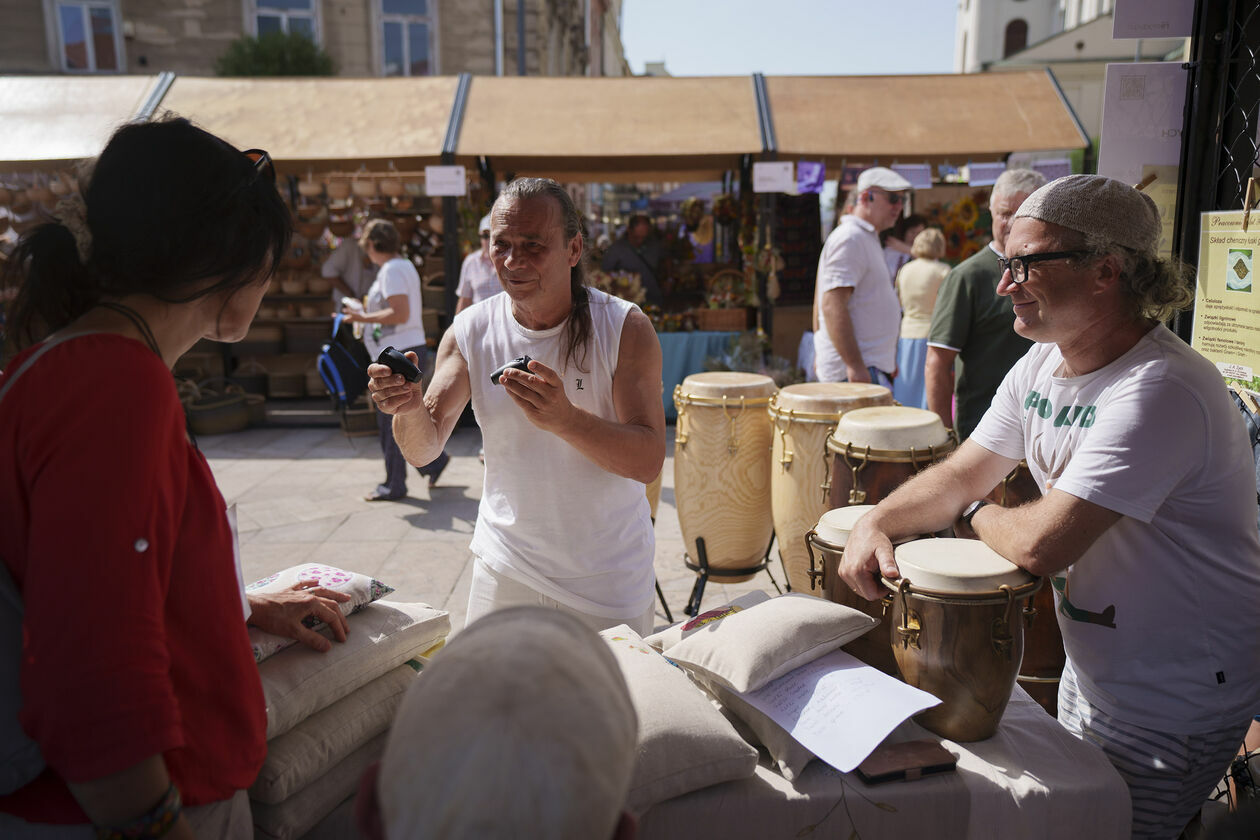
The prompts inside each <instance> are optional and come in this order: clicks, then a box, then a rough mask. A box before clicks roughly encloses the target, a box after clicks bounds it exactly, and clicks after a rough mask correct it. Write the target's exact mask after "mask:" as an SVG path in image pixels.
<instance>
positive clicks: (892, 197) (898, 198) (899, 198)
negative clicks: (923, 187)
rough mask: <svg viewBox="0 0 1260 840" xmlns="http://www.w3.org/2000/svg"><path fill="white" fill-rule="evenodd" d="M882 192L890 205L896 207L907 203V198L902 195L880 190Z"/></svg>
mask: <svg viewBox="0 0 1260 840" xmlns="http://www.w3.org/2000/svg"><path fill="white" fill-rule="evenodd" d="M880 192H881V193H883V195H884V198H885V199H887V200H888V203H889V204H891V205H893V206H894V207H896V206H898V205H900V204H904V203H905V200H906V197H905V195H904V194H902V193H899V192H889V191H888V190H880Z"/></svg>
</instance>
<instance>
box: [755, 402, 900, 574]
mask: <svg viewBox="0 0 1260 840" xmlns="http://www.w3.org/2000/svg"><path fill="white" fill-rule="evenodd" d="M892 404H893V398H892V392H891V391H889V390H888V389H887V388H885V387H883V386H882V385H872V384H870V383H864V382H805V383H802V384H799V385H788V386H787V387H785V388H782V389H781V390H780V391H779V392H778V393H777V394H775V395H774V396H773V397H772V398H771V399H770V422H771V423H772V424H773V426H774V444H773V448H772V450H771V452H770V508H771V511H772V512H773V514H774V533H775V536H776V537H777V538H778V542H779V559H780V560H781V561H782V563H783V573H784V574H785V575H787V579H788V584H789V586H790V587H791V590H792V591H793V592H809V591H810V578H809V575H808V574H807V569H808V559H809V558H808V557H807V555H806V550H805V534H806V532H807V531H809V529H810V528H813V527H814V525H815V523H817V522H818V518H819V517H820V516H822V515H823V513H824V512H825V511H826V510H827V508H828V504H827V496H826V494H825V493H824V492H823V482H824V481H825V480H826V477H827V437H828V436H829V435H830V434H831V430H832V429H834V428H835V426H836V421H837V420H839V419H840V416H841V415H842V414H844V413H845V412H847V411H852V410H854V409H857V408H866V407H868V406H873V405H892Z"/></svg>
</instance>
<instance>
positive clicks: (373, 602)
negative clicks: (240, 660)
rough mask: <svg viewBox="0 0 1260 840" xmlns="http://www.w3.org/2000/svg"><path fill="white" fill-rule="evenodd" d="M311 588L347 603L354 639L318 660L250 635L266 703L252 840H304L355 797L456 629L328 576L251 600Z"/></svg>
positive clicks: (284, 582) (302, 572) (365, 583)
mask: <svg viewBox="0 0 1260 840" xmlns="http://www.w3.org/2000/svg"><path fill="white" fill-rule="evenodd" d="M311 579H316V580H319V582H320V584H321V585H323V586H326V587H328V588H330V589H337V590H339V591H343V592H347V593H349V594H350V595H351V600H350V601H349V602H346V603H344V604H342V605H341V609H342V611H343V612H344V613H346V614H347V615H348V616H349V617H348V619H347V621H348V623H349V625H350V633H349V634H348V636H347V638H346V641H345V643H343V644H336V643H334V644H333V646H332V650H331V651H329V652H328V653H319V652H317V651H314V650H311V649H310V648H307V647H306V646H304V645H287V646H286V645H283V641H282V640H281V642H280V645H281V647H277V640H276V639H275V637H271V636H269V635H268V634H265V633H261V632H258V631H251V635H252V637H253V638H252V641H253V643H254V651H255V657H256V658H260V659H261V661H260V662H259V666H258V672H259V675H260V676H261V677H262V684H263V694H264V696H265V698H266V703H267V760H266V761H265V762H264V764H263V767H262V770H261V771H259V774H258V778H257V780H256V781H255V782H254V785H253V787H251V788H250V790H249V796H250V800H251V802H250V806H251V809H252V811H253V816H254V836H255V837H256V838H268V840H273V839H274V840H289V839H290V838H297V837H302V836H303V835H305V834H307V833H308V832H310V831H311V830H312V829H313V828H315V827H316V826H317V824H319V823H320V821H321V820H323V819H324V818H325V817H327V816H328V815H329V814H330V813H332V812H333V811H334V810H337V809H338V806H340V805H342V804H343V803H344V802H345V801H346V800H348V799H349V798H350V797H351V796H353V794H354V793H355V791H356V789H357V787H358V781H359V777H360V776H361V775H362V773H363V771H364V769H365V768H366V767H367V766H368V765H369V764H371V763H372V762H373V761H375V760H377V759H378V758H380V755H381V752H382V750H383V749H384V746H385V735H386V732H387V731H388V729H389V725H390V723H391V722H392V721H393V718H394V713H395V711H396V710H397V708H398V704H399V703H400V702H401V701H402V697H403V694H404V693H405V692H406V690H407V688H408V686H410V685H411V682H412V680H414V679H415V676H416V673H417V672H418V671H419V670H420V668H421V667H422V664H423V662H424V660H425V657H426V656H427V655H429V654H431V653H432V652H433V651H435V650H436V649H437V648H439V647H441V645H442V644H443V643H444V642H445V640H446V637H447V635H449V633H450V629H451V624H450V618H449V616H448V614H447V613H446V612H445V611H443V610H438V609H434V608H433V607H430V606H429V605H428V604H407V603H398V602H394V601H385V600H377V599H378V598H380V597H381V596H382V595H384V594H387V593H389V592H392V591H393V590H392V588H390V587H388V586H385V585H384V584H381V583H380V582H379V581H376V580H372V579H371V578H368V577H366V576H364V575H358V574H354V573H352V572H345V571H343V570H341V569H335V568H333V567H329V566H317V565H314V564H307V565H304V566H295V567H294V568H292V569H286V570H285V571H284V572H281V573H279V574H278V575H273V576H272V577H270V578H267V579H266V580H264V581H259V582H258V583H257V584H254V585H251V586H250V587H249V590H250V591H251V592H259V591H267V590H269V589H283V588H287V587H288V586H290V585H292V583H294V582H296V581H298V580H311Z"/></svg>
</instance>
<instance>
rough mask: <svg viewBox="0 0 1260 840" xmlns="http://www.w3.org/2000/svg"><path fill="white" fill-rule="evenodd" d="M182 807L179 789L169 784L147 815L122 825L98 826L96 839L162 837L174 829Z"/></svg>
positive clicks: (116, 839)
mask: <svg viewBox="0 0 1260 840" xmlns="http://www.w3.org/2000/svg"><path fill="white" fill-rule="evenodd" d="M183 807H184V803H183V800H182V799H180V796H179V788H177V787H175V783H174V782H171V786H170V787H168V788H167V789H166V793H164V794H162V798H161V799H159V800H158V803H157V804H156V805H154V806H153V807H152V808H151V809H150V810H149V812H148V813H147V814H143V815H141V816H139V817H136V818H135V819H134V820H132V821H131V822H129V823H126V824H124V825H98V826H96V838H97V840H141V838H143V840H148V839H149V838H154V837H164V836H165V835H166V833H167V832H169V831H170V830H171V829H172V828H174V827H175V821H176V820H178V819H179V812H180V811H181V810H182V809H183Z"/></svg>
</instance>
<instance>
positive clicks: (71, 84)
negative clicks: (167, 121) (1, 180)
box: [0, 76, 158, 169]
mask: <svg viewBox="0 0 1260 840" xmlns="http://www.w3.org/2000/svg"><path fill="white" fill-rule="evenodd" d="M157 80H158V77H157V76H0V169H32V168H56V166H57V165H59V164H67V165H68V164H69V163H70V162H72V161H76V160H82V159H84V158H90V157H95V156H96V155H98V154H100V151H101V149H102V148H104V147H105V141H106V140H108V139H109V136H110V135H111V134H112V133H113V132H114V130H115V129H116V128H118V127H119V126H120V125H122V124H124V123H126V122H128V121H129V120H131V119H132V118H133V117H135V116H136V115H137V114H138V113H139V112H140V111H141V107H142V106H143V105H144V102H145V100H146V99H148V97H149V94H150V93H151V92H152V91H153V89H154V88H155V86H156V85H157Z"/></svg>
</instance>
